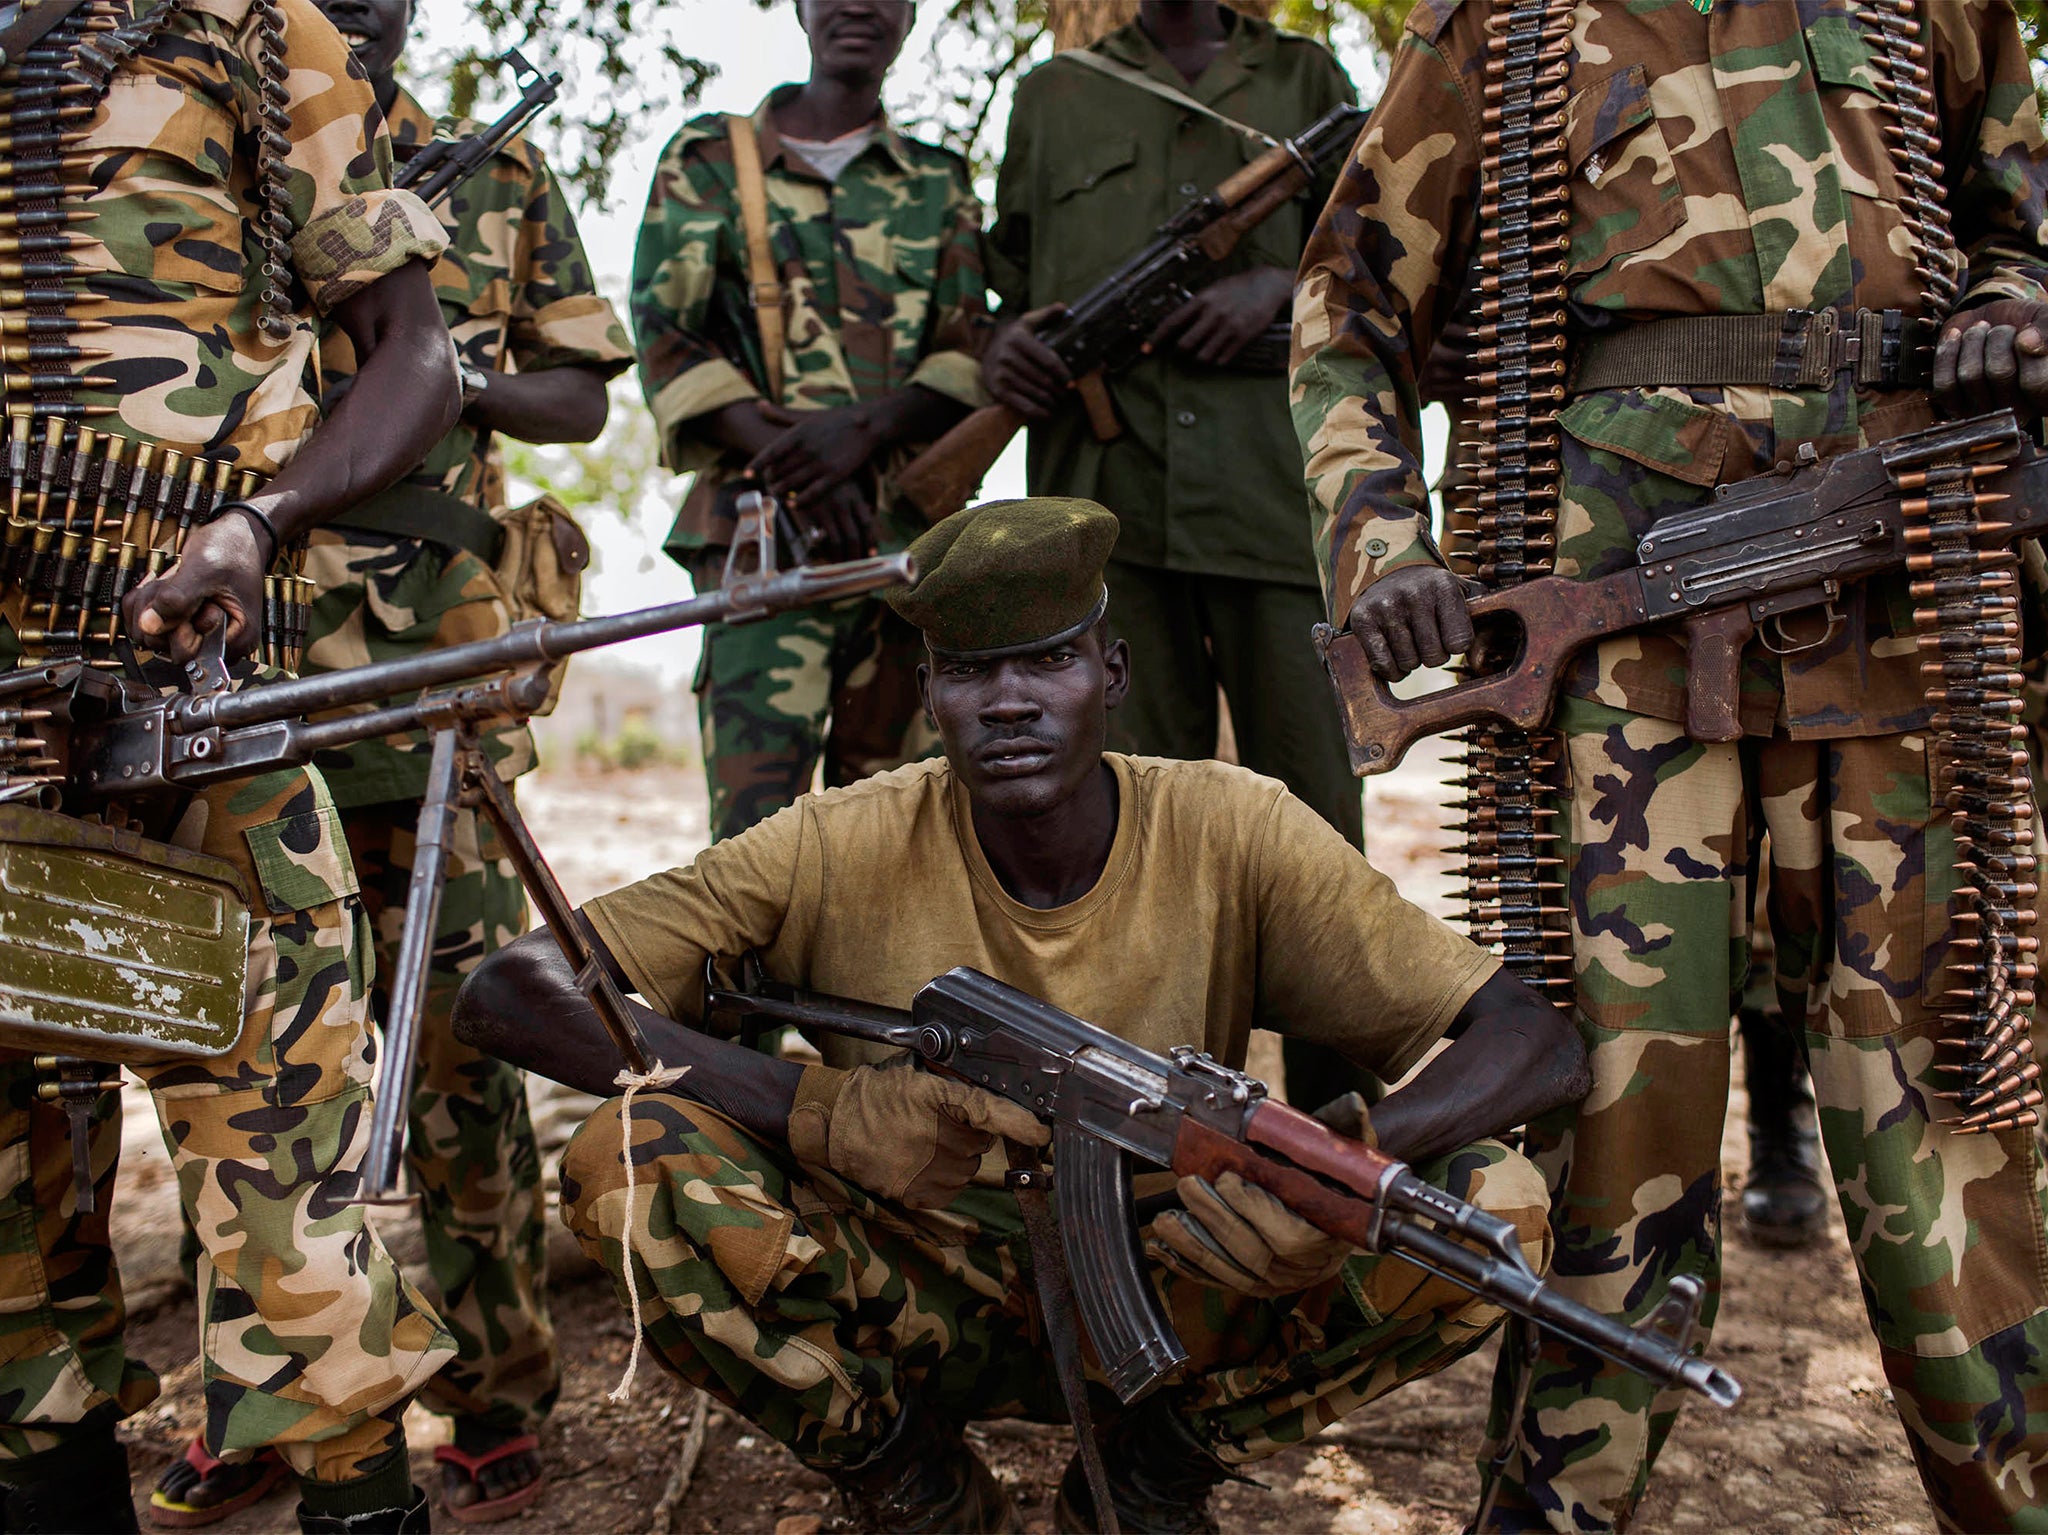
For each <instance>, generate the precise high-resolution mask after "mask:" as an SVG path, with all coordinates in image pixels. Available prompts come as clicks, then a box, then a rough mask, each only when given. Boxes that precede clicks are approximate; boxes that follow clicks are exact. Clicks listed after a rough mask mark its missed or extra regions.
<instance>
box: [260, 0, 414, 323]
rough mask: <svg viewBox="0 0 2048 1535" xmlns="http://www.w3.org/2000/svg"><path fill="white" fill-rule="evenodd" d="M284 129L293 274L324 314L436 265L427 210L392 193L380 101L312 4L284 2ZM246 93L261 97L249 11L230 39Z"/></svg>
mask: <svg viewBox="0 0 2048 1535" xmlns="http://www.w3.org/2000/svg"><path fill="white" fill-rule="evenodd" d="M283 9H284V15H285V52H286V63H287V65H288V72H287V74H286V77H285V90H286V93H287V99H286V100H285V102H283V103H282V105H283V106H284V107H285V109H286V111H287V112H289V113H290V116H291V124H290V126H289V127H288V128H287V129H285V135H284V136H285V139H286V141H287V144H288V146H289V147H288V148H287V149H286V151H285V164H286V166H287V167H288V168H289V171H290V176H289V179H288V181H287V191H288V194H289V198H288V201H287V202H286V204H285V205H284V207H283V209H282V210H281V211H282V212H283V214H284V217H285V219H286V221H287V222H288V223H289V225H290V234H289V239H290V242H291V250H292V267H293V270H294V271H296V272H297V274H298V276H299V279H300V281H301V282H303V283H304V284H305V286H306V292H307V294H308V296H310V297H311V299H312V300H313V303H314V305H315V306H316V307H317V308H318V309H319V311H320V312H321V313H322V314H328V313H331V312H332V311H333V310H334V308H335V306H336V305H337V304H340V303H342V302H343V301H345V300H346V299H348V298H349V297H350V296H351V295H352V294H355V293H357V292H360V291H361V290H362V289H364V288H366V287H368V286H369V285H370V284H371V283H373V282H375V281H376V280H377V279H378V278H380V277H382V276H384V275H386V274H387V273H390V272H395V271H397V270H398V268H400V267H402V266H404V265H405V264H406V263H407V262H408V261H426V262H432V261H433V260H434V259H435V258H436V257H438V256H439V255H440V254H441V251H442V249H443V248H444V246H445V244H446V241H445V239H444V237H443V235H442V230H441V224H440V221H439V220H438V219H436V218H435V217H434V215H433V214H432V213H431V212H430V211H428V208H427V205H426V204H425V203H423V202H421V201H420V200H419V199H418V198H417V197H415V196H413V194H412V193H410V192H401V191H398V190H396V189H394V188H393V187H392V185H391V140H390V138H389V136H388V135H387V134H386V133H385V132H384V122H383V117H382V115H381V114H380V113H379V112H378V111H377V100H376V97H375V95H374V94H373V93H372V92H371V90H370V85H369V82H368V80H366V79H365V78H364V77H363V73H362V70H361V69H360V68H359V67H358V66H357V65H356V63H355V60H354V59H353V58H352V57H350V55H349V51H348V45H347V44H345V43H344V42H342V40H341V34H340V33H338V32H336V31H335V30H334V28H333V27H332V26H331V25H329V24H328V21H327V18H326V17H324V16H322V15H321V14H320V12H319V11H318V10H317V9H316V8H315V7H314V5H313V4H312V0H283ZM236 45H237V48H238V49H239V51H240V53H241V56H242V57H243V59H245V60H246V61H248V71H249V73H248V75H247V77H246V82H245V83H246V86H247V88H248V89H249V90H251V91H257V90H260V86H259V84H258V82H259V81H260V80H261V74H260V71H259V69H258V66H257V62H256V61H257V58H258V56H259V43H258V38H257V30H256V18H255V14H254V13H253V12H252V13H251V14H250V17H249V19H248V21H247V22H246V23H245V24H244V25H243V27H242V29H241V32H240V33H239V35H238V36H237V38H236Z"/></svg>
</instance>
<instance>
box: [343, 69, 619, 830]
mask: <svg viewBox="0 0 2048 1535" xmlns="http://www.w3.org/2000/svg"><path fill="white" fill-rule="evenodd" d="M390 123H391V132H392V136H393V138H394V139H395V140H396V141H397V143H398V144H399V145H400V146H401V148H402V147H403V146H406V145H409V144H419V143H424V142H425V141H426V140H427V139H429V138H431V137H432V136H433V135H434V133H435V132H436V130H437V129H438V130H439V131H441V132H443V133H445V134H454V135H462V134H467V133H472V132H474V131H476V128H477V126H478V125H476V124H474V123H469V122H464V121H460V120H443V121H441V122H439V123H436V121H435V120H434V118H433V117H432V116H430V115H429V114H428V113H427V111H426V109H425V108H423V107H421V106H420V104H419V103H418V102H417V101H415V100H413V98H412V97H411V96H409V95H407V94H405V93H404V92H403V91H401V92H400V93H399V96H398V100H397V101H396V102H395V103H393V106H392V110H391V113H390ZM436 212H437V213H438V214H439V215H440V217H441V219H442V221H443V223H444V226H445V229H446V234H447V241H448V247H447V250H446V251H445V252H443V254H442V256H441V259H440V260H439V261H437V262H436V263H435V264H434V288H435V291H436V292H437V293H438V294H439V295H440V299H441V313H442V316H443V317H444V318H445V319H446V320H447V322H448V329H449V332H450V334H452V335H453V336H454V338H455V344H456V346H457V347H458V348H459V349H460V351H461V353H462V355H463V358H464V359H465V360H466V361H468V362H470V363H473V364H474V365H475V366H477V367H479V368H485V369H490V370H493V371H498V372H519V373H535V372H540V371H542V370H545V369H548V368H560V367H584V368H593V369H595V370H597V371H598V372H600V373H602V374H604V375H606V376H607V377H610V376H611V375H613V374H617V373H620V372H623V371H624V370H625V368H626V365H627V364H628V363H629V362H631V361H632V353H631V351H630V350H629V349H628V347H627V344H626V334H625V331H624V329H623V328H622V327H621V326H620V325H619V322H618V318H617V316H616V315H615V314H614V313H613V310H612V307H611V305H610V303H608V302H607V301H606V300H605V299H604V298H603V297H602V296H600V295H599V293H598V292H597V287H596V284H595V283H594V282H593V281H592V279H591V275H590V263H589V261H588V259H587V258H586V257H585V255H584V253H583V242H582V241H581V239H579V238H578V236H577V233H576V222H575V219H574V218H573V217H572V216H571V214H570V212H569V207H568V203H567V201H566V199H564V197H563V196H562V193H561V189H560V188H559V187H557V186H556V184H555V179H554V176H553V174H552V173H551V172H550V171H549V170H548V167H547V162H546V161H545V160H543V159H542V158H541V155H540V152H539V151H538V150H536V149H534V148H533V147H532V146H531V145H529V144H528V143H526V141H525V140H523V139H515V140H513V141H512V142H511V143H510V144H508V145H507V146H506V147H505V148H504V149H503V150H502V151H500V152H499V153H498V154H497V155H496V156H495V157H494V158H493V159H492V161H491V163H490V164H489V165H488V166H487V167H486V168H485V169H484V170H483V171H481V172H480V173H479V174H477V175H476V176H474V177H472V178H471V179H470V180H469V182H467V183H466V184H465V185H464V186H463V187H461V188H460V189H459V190H457V191H456V192H454V193H453V194H451V195H450V197H449V198H448V200H447V201H446V202H444V203H442V204H441V205H440V206H439V208H438V209H437V210H436ZM321 364H322V368H323V371H324V372H325V373H326V375H327V376H328V377H329V378H332V377H335V376H337V375H341V374H347V373H350V372H353V371H354V366H355V358H354V353H353V349H352V348H351V347H350V346H349V343H348V338H347V336H345V335H343V334H342V333H341V332H340V331H339V330H338V329H335V330H333V331H332V332H331V333H330V334H329V336H328V337H327V339H326V340H325V342H323V344H322V347H321ZM408 481H409V482H410V483H414V484H420V485H426V486H430V487H432V488H433V489H436V490H440V491H444V492H446V493H447V494H449V495H454V496H460V497H461V498H462V499H464V500H466V501H469V502H471V503H472V504H475V505H479V506H482V507H483V508H484V509H486V510H494V509H496V508H497V507H498V506H500V505H502V503H503V487H504V478H503V475H502V473H501V472H500V471H499V469H498V467H497V463H496V455H495V453H494V452H492V451H491V449H490V444H489V439H488V438H487V437H485V436H483V435H482V434H480V433H478V431H477V430H476V429H475V428H474V427H473V426H471V425H470V424H469V423H468V422H467V421H460V422H457V423H456V425H455V429H454V430H453V431H451V432H450V433H449V434H448V435H447V436H446V437H445V438H443V439H442V440H441V442H440V444H439V446H437V447H436V448H435V449H434V451H433V452H432V453H430V454H428V455H427V458H426V460H425V461H424V462H423V463H422V464H421V465H420V467H419V468H418V469H417V470H415V471H414V472H413V473H412V474H411V475H410V476H408ZM335 522H336V525H335V526H334V527H331V528H327V529H322V530H320V531H319V532H316V533H315V534H314V535H313V538H312V541H311V545H312V547H311V549H310V552H309V555H308V560H307V567H306V569H307V574H308V575H309V576H311V577H312V578H313V579H314V580H315V581H316V582H318V584H319V588H320V590H319V597H318V599H317V600H316V602H315V604H314V608H313V620H312V626H311V635H310V640H309V643H308V647H307V652H306V662H305V667H304V670H305V671H306V672H308V673H312V672H319V671H336V670H339V669H341V668H343V667H347V666H362V665H367V664H368V663H370V662H372V661H388V660H395V659H397V658H399V657H401V656H412V655H418V654H419V653H421V652H422V651H427V650H438V649H441V648H443V647H445V646H449V645H459V644H463V643H465V642H467V641H469V640H478V639H491V638H495V637H496V636H497V635H500V634H503V633H504V632H505V631H506V630H507V629H508V628H509V627H510V625H511V622H512V612H511V609H510V608H509V607H508V606H507V604H506V602H505V596H504V593H503V592H502V591H501V590H500V589H499V586H498V583H497V580H496V578H495V577H494V576H493V574H492V571H491V568H490V566H489V565H487V564H485V563H484V561H483V560H482V559H480V558H479V557H478V556H477V555H476V554H474V553H472V552H471V551H469V550H467V549H462V548H458V547H455V546H453V545H450V544H443V543H439V542H432V541H427V540H422V539H416V538H401V537H395V536H388V535H385V534H380V533H372V532H369V531H367V530H362V529H355V528H351V527H349V526H347V523H348V517H347V515H346V514H345V513H344V514H343V515H342V516H340V517H338V518H336V519H335ZM488 744H489V750H490V753H491V757H492V759H493V761H494V762H495V763H496V765H497V769H498V773H499V776H501V777H502V778H504V779H505V780H506V781H507V782H510V781H511V780H512V779H513V778H515V777H517V776H518V775H519V774H521V773H525V772H528V771H530V770H531V769H532V768H533V767H534V766H535V753H534V745H533V737H532V733H531V732H530V731H529V730H527V728H526V727H525V726H523V725H520V726H509V727H506V728H504V729H502V730H497V731H494V732H492V733H491V735H490V738H489V743H488ZM431 751H432V743H431V741H430V739H429V737H428V735H427V733H426V732H425V731H414V732H409V733H406V734H402V735H395V736H389V737H386V738H385V739H383V740H381V741H366V742H360V743H358V744H357V745H354V746H351V747H348V748H346V749H344V750H341V751H336V752H329V753H323V754H322V755H321V757H320V759H319V764H318V765H319V767H320V770H321V772H322V773H323V774H324V775H325V776H326V778H327V782H328V786H329V787H330V788H331V789H332V790H333V792H334V799H335V803H336V804H338V805H340V806H342V807H343V808H348V807H351V806H356V805H372V804H386V803H389V802H391V801H394V800H406V799H418V798H419V797H420V796H421V795H423V794H424V793H425V792H426V787H427V765H428V759H429V757H430V755H431Z"/></svg>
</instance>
